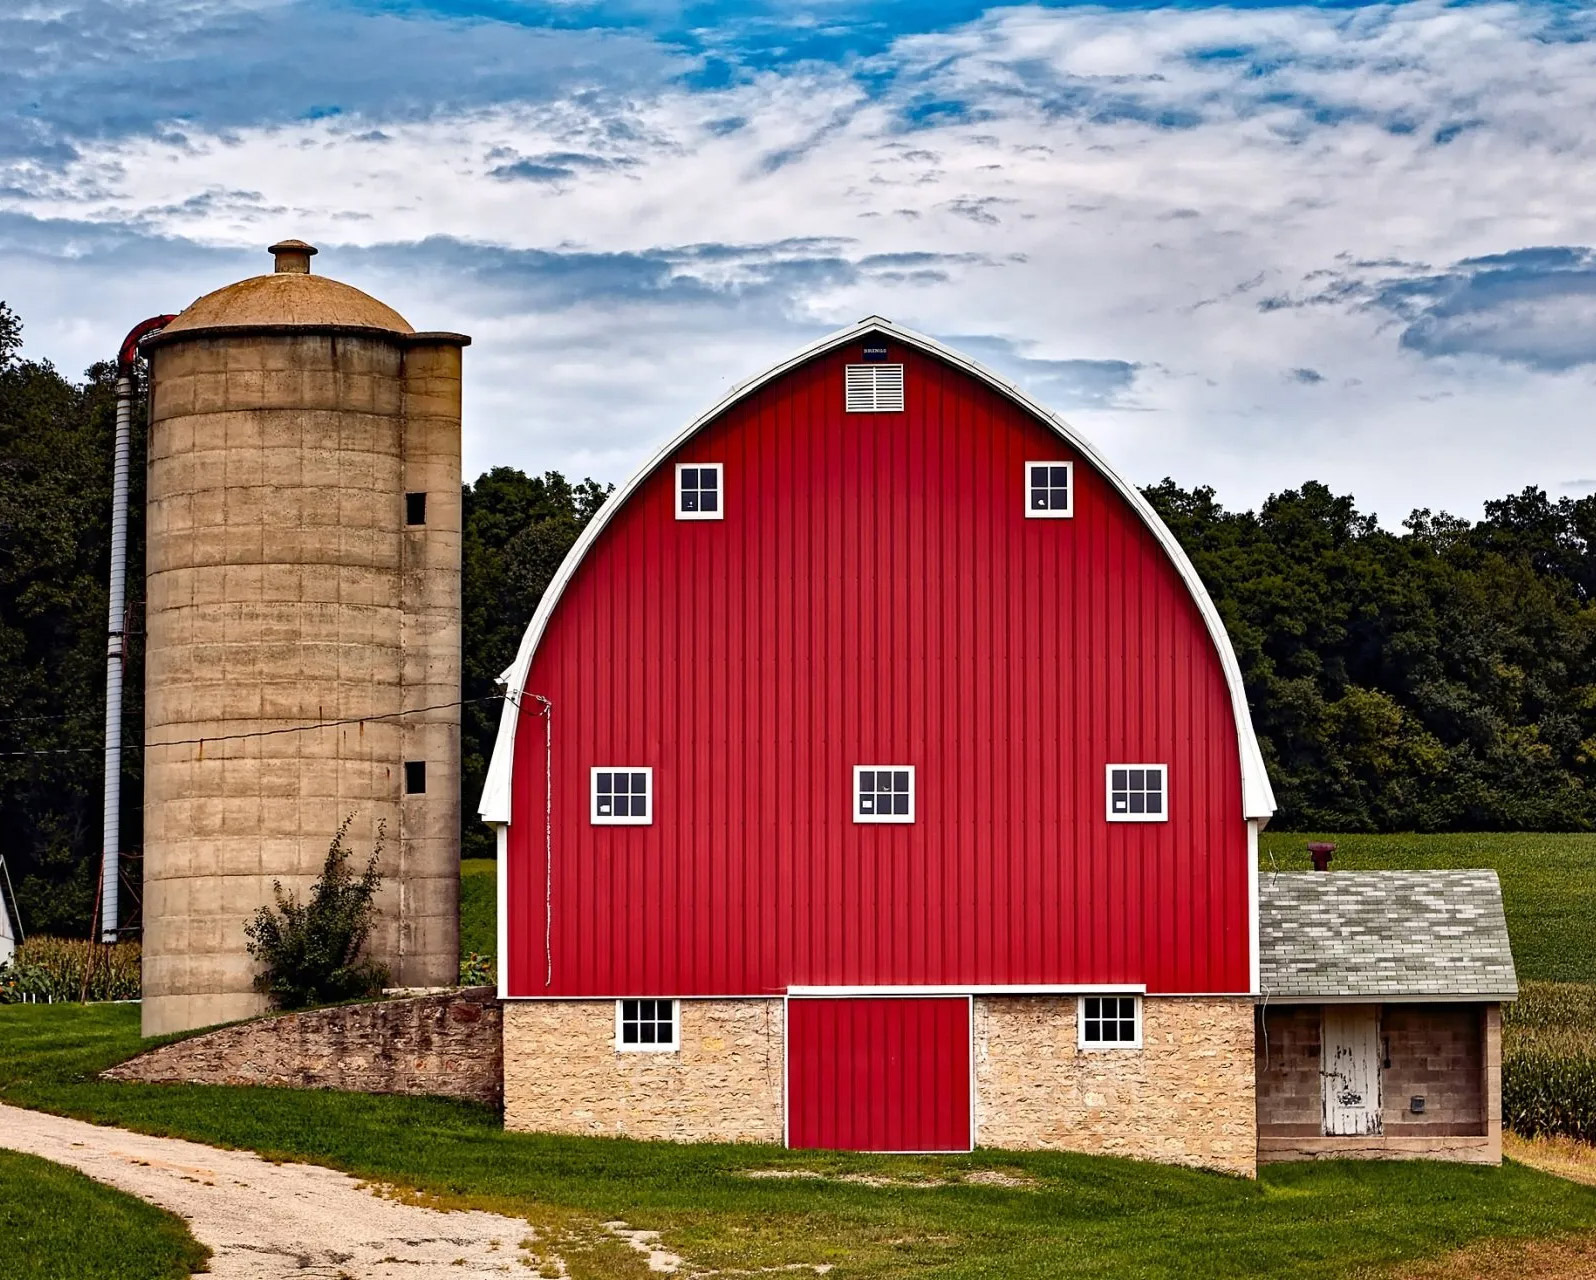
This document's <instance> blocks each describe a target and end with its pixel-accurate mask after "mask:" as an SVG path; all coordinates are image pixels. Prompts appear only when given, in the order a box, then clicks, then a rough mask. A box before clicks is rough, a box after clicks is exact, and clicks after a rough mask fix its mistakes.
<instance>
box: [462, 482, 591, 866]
mask: <svg viewBox="0 0 1596 1280" xmlns="http://www.w3.org/2000/svg"><path fill="white" fill-rule="evenodd" d="M609 492H610V491H609V489H607V488H604V487H602V486H601V485H599V484H598V483H597V482H596V481H593V480H584V481H582V483H581V484H572V483H571V482H570V481H568V480H567V479H566V478H565V477H564V476H562V475H561V474H560V473H559V472H557V471H550V472H548V473H546V474H545V475H542V476H527V475H525V474H524V473H522V472H520V471H517V470H515V469H514V468H513V467H495V468H494V469H493V470H492V471H489V472H486V473H485V474H483V475H482V476H480V477H479V478H478V479H477V482H476V483H475V484H474V485H467V486H466V488H465V493H464V499H465V501H464V536H463V538H462V544H461V584H460V594H461V613H462V622H463V631H464V653H463V654H462V666H461V693H460V696H461V697H462V698H464V699H466V700H467V701H466V705H465V706H464V707H463V708H462V709H461V717H460V721H461V748H462V750H461V756H462V760H461V787H462V791H463V795H462V797H461V801H462V803H461V806H460V808H461V832H460V843H461V850H462V854H463V856H465V857H467V858H472V857H477V858H486V857H492V856H493V854H494V847H493V841H492V839H491V837H490V833H489V832H488V830H487V828H486V827H484V826H483V824H482V820H481V819H480V818H478V817H477V801H478V799H479V798H480V797H481V795H482V784H483V782H484V781H485V780H486V778H487V772H488V761H489V759H490V758H491V757H492V755H493V743H494V739H495V738H496V737H497V735H498V730H499V711H500V705H501V704H500V703H499V702H497V701H495V700H492V699H493V696H494V695H495V694H497V693H498V691H499V690H498V684H497V680H498V676H499V674H500V672H502V671H503V670H504V669H505V668H506V667H508V666H509V665H510V663H511V662H512V661H513V660H514V658H515V652H516V649H517V647H518V646H519V645H520V643H521V635H522V633H523V632H524V631H525V630H526V625H527V623H528V622H529V621H531V618H532V615H533V613H535V612H536V611H537V607H538V602H539V601H540V600H542V599H543V593H544V592H545V591H546V590H548V586H549V583H550V582H552V581H553V580H554V575H555V574H556V573H557V572H558V571H559V568H560V563H561V561H563V560H564V559H565V556H566V553H567V552H568V551H570V549H571V546H572V544H574V543H575V542H576V540H577V538H578V537H579V536H580V535H581V533H582V530H583V529H584V528H586V527H587V523H588V521H590V520H591V519H592V518H593V516H594V515H595V514H596V513H597V512H598V509H599V508H600V507H601V506H603V505H604V500H605V498H606V497H607V496H608V495H609ZM480 699H488V701H480Z"/></svg>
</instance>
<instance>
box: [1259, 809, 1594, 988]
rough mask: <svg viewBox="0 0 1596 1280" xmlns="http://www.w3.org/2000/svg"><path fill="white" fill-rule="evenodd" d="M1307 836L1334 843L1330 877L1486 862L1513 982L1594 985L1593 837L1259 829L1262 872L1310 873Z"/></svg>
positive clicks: (1552, 834)
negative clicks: (1497, 888) (1509, 945)
mask: <svg viewBox="0 0 1596 1280" xmlns="http://www.w3.org/2000/svg"><path fill="white" fill-rule="evenodd" d="M1310 840H1327V841H1330V842H1332V843H1334V844H1335V846H1336V852H1335V857H1334V858H1333V859H1332V861H1331V863H1330V867H1331V871H1330V874H1331V875H1334V874H1335V873H1336V872H1337V871H1430V870H1439V869H1444V868H1449V867H1489V868H1490V869H1491V870H1493V871H1495V872H1496V873H1497V875H1498V876H1499V877H1500V878H1501V881H1502V908H1503V910H1504V911H1505V912H1506V914H1507V932H1508V936H1509V937H1510V938H1511V939H1512V942H1513V960H1514V963H1515V965H1516V966H1517V968H1518V977H1519V981H1520V982H1525V981H1544V982H1596V936H1593V925H1592V922H1593V921H1596V835H1587V834H1584V833H1575V834H1562V833H1550V834H1543V833H1534V832H1522V831H1514V832H1503V833H1499V834H1493V833H1489V832H1487V833H1468V834H1444V835H1430V834H1399V835H1342V834H1336V833H1326V832H1289V831H1265V832H1264V833H1263V836H1262V838H1261V839H1260V840H1259V842H1258V855H1259V857H1258V865H1259V869H1260V871H1261V873H1262V874H1264V875H1269V874H1273V873H1276V872H1279V873H1282V874H1284V873H1289V872H1299V871H1311V870H1312V865H1311V863H1310V862H1309V860H1308V853H1307V844H1308V842H1309V841H1310Z"/></svg>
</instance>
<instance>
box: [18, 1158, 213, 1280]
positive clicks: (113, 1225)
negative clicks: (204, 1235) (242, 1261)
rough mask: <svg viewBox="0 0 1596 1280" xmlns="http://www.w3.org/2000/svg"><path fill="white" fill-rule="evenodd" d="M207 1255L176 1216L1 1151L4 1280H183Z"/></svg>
mask: <svg viewBox="0 0 1596 1280" xmlns="http://www.w3.org/2000/svg"><path fill="white" fill-rule="evenodd" d="M210 1256H211V1251H210V1250H209V1249H208V1248H206V1247H205V1246H204V1245H202V1244H201V1243H200V1242H199V1241H198V1240H196V1239H194V1237H193V1235H192V1234H191V1233H190V1231H189V1229H188V1224H187V1223H185V1222H184V1221H183V1219H181V1218H179V1217H178V1216H177V1215H176V1214H174V1213H168V1212H167V1211H166V1210H165V1209H160V1208H157V1207H156V1206H155V1205H153V1204H150V1203H148V1202H147V1201H144V1200H140V1199H139V1198H138V1197H137V1196H130V1195H128V1194H127V1193H126V1192H125V1191H118V1190H117V1189H116V1188H115V1187H108V1186H106V1185H105V1184H104V1183H101V1182H96V1181H94V1180H93V1179H92V1178H89V1177H86V1176H84V1175H83V1174H81V1173H79V1172H78V1171H77V1170H76V1169H68V1168H66V1167H65V1166H64V1165H59V1164H55V1163H53V1162H52V1161H49V1160H45V1159H42V1158H41V1157H39V1156H33V1155H26V1154H24V1153H22V1152H19V1151H9V1150H6V1149H5V1148H4V1147H0V1260H3V1262H4V1268H3V1269H4V1273H5V1276H6V1280H187V1278H188V1276H189V1275H190V1273H192V1272H195V1271H199V1270H202V1269H204V1267H205V1266H206V1264H207V1262H208V1261H209V1259H210Z"/></svg>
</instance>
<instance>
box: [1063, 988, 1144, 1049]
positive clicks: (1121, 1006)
mask: <svg viewBox="0 0 1596 1280" xmlns="http://www.w3.org/2000/svg"><path fill="white" fill-rule="evenodd" d="M1077 1015H1078V1018H1079V1022H1080V1028H1081V1033H1080V1038H1079V1043H1080V1047H1081V1048H1083V1049H1140V1048H1141V1047H1142V1002H1141V1000H1140V998H1139V997H1137V996H1082V997H1081V1002H1080V1008H1079V1009H1078V1010H1077Z"/></svg>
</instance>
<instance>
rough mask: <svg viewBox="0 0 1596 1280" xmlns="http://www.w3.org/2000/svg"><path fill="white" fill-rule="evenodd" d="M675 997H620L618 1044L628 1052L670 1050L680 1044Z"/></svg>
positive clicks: (617, 1002) (665, 1051)
mask: <svg viewBox="0 0 1596 1280" xmlns="http://www.w3.org/2000/svg"><path fill="white" fill-rule="evenodd" d="M676 1015H677V1002H676V1001H675V1000H617V1001H616V1002H615V1047H616V1048H617V1049H619V1050H621V1051H622V1052H625V1053H651V1052H652V1053H668V1052H670V1051H672V1050H674V1049H678V1048H680V1047H681V1041H680V1040H679V1039H678V1037H677V1019H676Z"/></svg>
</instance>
